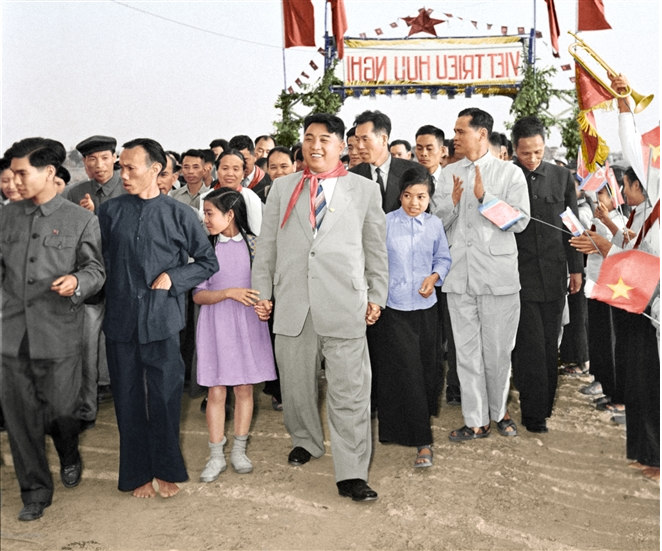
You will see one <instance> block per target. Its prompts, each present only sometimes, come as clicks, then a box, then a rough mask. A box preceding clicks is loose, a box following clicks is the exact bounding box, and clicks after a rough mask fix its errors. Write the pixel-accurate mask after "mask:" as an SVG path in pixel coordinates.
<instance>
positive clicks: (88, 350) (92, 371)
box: [80, 303, 107, 421]
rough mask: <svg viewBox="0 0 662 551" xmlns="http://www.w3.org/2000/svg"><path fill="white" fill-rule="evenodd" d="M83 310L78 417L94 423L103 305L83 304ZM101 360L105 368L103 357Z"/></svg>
mask: <svg viewBox="0 0 662 551" xmlns="http://www.w3.org/2000/svg"><path fill="white" fill-rule="evenodd" d="M83 309H84V321H83V371H82V373H83V381H82V386H81V401H82V403H81V410H80V417H81V419H82V420H83V421H94V420H95V419H96V418H97V388H98V385H99V375H100V369H99V368H100V363H101V359H102V356H101V354H102V352H104V351H103V350H101V349H100V347H99V344H100V335H101V334H102V331H101V325H102V324H103V315H104V305H103V303H100V304H85V305H84V306H83ZM103 360H104V363H105V364H106V366H107V362H106V360H105V357H104V358H103ZM106 371H107V367H106Z"/></svg>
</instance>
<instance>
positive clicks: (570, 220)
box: [559, 207, 585, 237]
mask: <svg viewBox="0 0 662 551" xmlns="http://www.w3.org/2000/svg"><path fill="white" fill-rule="evenodd" d="M559 216H560V217H561V220H562V222H563V225H564V226H565V227H566V228H568V229H569V230H570V233H572V235H574V236H575V237H579V236H580V235H581V234H582V233H584V231H585V230H584V226H582V223H581V222H580V221H579V218H577V217H576V216H575V213H574V212H572V211H571V210H570V207H566V208H565V210H564V211H563V212H562V213H561V214H559Z"/></svg>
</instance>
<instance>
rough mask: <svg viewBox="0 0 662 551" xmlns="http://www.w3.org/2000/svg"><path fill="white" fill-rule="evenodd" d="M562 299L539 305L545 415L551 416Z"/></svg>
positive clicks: (554, 395)
mask: <svg viewBox="0 0 662 551" xmlns="http://www.w3.org/2000/svg"><path fill="white" fill-rule="evenodd" d="M563 304H564V300H563V299H559V300H556V301H549V302H543V303H541V306H540V312H541V316H542V325H543V332H544V335H545V364H546V372H547V411H546V414H545V417H551V415H552V410H553V409H554V400H555V399H556V387H557V385H558V380H559V363H558V334H559V331H560V330H561V315H562V313H563Z"/></svg>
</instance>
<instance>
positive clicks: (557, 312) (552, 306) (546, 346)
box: [513, 298, 565, 425]
mask: <svg viewBox="0 0 662 551" xmlns="http://www.w3.org/2000/svg"><path fill="white" fill-rule="evenodd" d="M564 304H565V299H564V298H560V299H557V300H553V301H550V302H531V301H525V300H523V301H521V306H520V320H519V326H518V328H517V339H516V341H515V349H514V350H513V382H514V383H515V387H516V388H517V390H519V399H520V406H521V410H522V423H523V424H525V425H526V424H527V423H529V422H542V421H544V420H545V418H546V417H550V416H551V415H552V408H553V407H554V398H555V397H556V385H557V382H558V376H559V373H558V370H559V368H558V339H559V331H560V330H561V315H562V314H563V306H564Z"/></svg>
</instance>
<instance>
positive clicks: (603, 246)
mask: <svg viewBox="0 0 662 551" xmlns="http://www.w3.org/2000/svg"><path fill="white" fill-rule="evenodd" d="M570 244H571V245H572V246H573V247H574V248H575V249H577V250H578V251H579V252H580V253H584V254H595V253H597V252H600V253H602V256H607V255H608V254H609V249H611V241H609V240H608V239H605V238H604V237H602V236H600V235H598V234H597V232H594V231H591V230H586V231H585V232H584V233H583V234H582V235H580V236H579V237H573V238H572V239H570ZM596 246H597V247H598V248H596Z"/></svg>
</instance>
